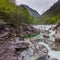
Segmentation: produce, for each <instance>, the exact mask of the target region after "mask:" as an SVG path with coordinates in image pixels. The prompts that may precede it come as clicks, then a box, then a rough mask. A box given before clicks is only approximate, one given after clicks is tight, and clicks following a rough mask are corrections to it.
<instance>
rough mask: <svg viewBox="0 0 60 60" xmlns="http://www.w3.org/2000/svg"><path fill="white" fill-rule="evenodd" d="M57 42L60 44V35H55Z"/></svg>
mask: <svg viewBox="0 0 60 60" xmlns="http://www.w3.org/2000/svg"><path fill="white" fill-rule="evenodd" d="M54 37H55V41H56V42H59V43H60V33H57V34H55V35H54Z"/></svg>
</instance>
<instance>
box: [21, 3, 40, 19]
mask: <svg viewBox="0 0 60 60" xmlns="http://www.w3.org/2000/svg"><path fill="white" fill-rule="evenodd" d="M22 6H24V7H25V8H26V9H27V10H28V12H29V13H30V15H32V16H33V17H34V18H38V17H39V16H40V14H39V13H38V12H37V11H36V10H33V9H32V8H30V7H29V6H27V5H23V4H22Z"/></svg>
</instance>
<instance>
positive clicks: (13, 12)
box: [0, 0, 34, 26]
mask: <svg viewBox="0 0 60 60" xmlns="http://www.w3.org/2000/svg"><path fill="white" fill-rule="evenodd" d="M0 19H2V20H3V21H5V22H8V23H12V24H14V25H15V26H20V25H21V24H22V23H26V24H33V23H34V17H32V16H31V15H30V14H29V12H28V11H27V9H26V8H25V7H24V6H22V5H21V6H16V5H15V4H14V3H13V2H11V1H10V0H0Z"/></svg>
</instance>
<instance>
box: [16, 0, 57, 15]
mask: <svg viewBox="0 0 60 60" xmlns="http://www.w3.org/2000/svg"><path fill="white" fill-rule="evenodd" d="M57 1H58V0H16V4H17V5H20V4H25V5H28V6H29V7H31V8H33V9H34V10H37V12H39V13H40V14H42V13H44V12H45V11H46V10H47V9H49V8H50V7H51V6H52V5H53V4H54V3H56V2H57Z"/></svg>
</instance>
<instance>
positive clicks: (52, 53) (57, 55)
mask: <svg viewBox="0 0 60 60" xmlns="http://www.w3.org/2000/svg"><path fill="white" fill-rule="evenodd" d="M52 33H54V32H52ZM51 35H52V34H51ZM51 35H50V36H51ZM35 38H42V39H43V33H40V34H39V35H37V36H36V37H35ZM52 38H53V37H51V39H52ZM39 44H43V45H45V46H46V47H47V48H48V50H49V53H48V54H49V55H50V56H51V57H52V58H57V59H58V60H60V51H54V50H51V48H50V47H49V46H48V45H47V44H45V43H44V42H43V41H42V42H41V41H40V42H39Z"/></svg>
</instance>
